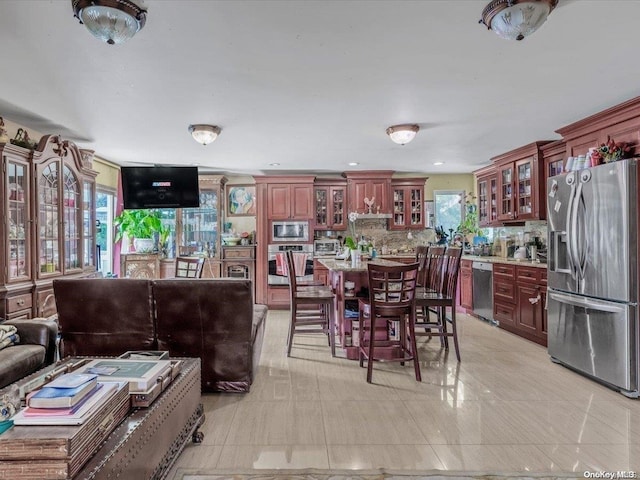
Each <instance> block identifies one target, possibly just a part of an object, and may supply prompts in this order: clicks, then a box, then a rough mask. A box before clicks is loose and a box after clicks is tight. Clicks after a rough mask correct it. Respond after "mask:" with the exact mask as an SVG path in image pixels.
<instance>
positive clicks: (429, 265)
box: [416, 245, 446, 345]
mask: <svg viewBox="0 0 640 480" xmlns="http://www.w3.org/2000/svg"><path fill="white" fill-rule="evenodd" d="M445 250H446V247H445V246H444V245H429V246H428V247H427V253H426V254H425V255H424V258H423V262H424V265H423V267H422V283H420V276H419V277H418V282H419V283H418V286H417V287H416V295H419V294H421V293H423V292H425V291H427V292H435V291H438V289H439V288H440V287H441V283H442V260H443V255H444V252H445ZM431 313H434V314H436V315H437V312H435V311H433V310H429V308H427V307H425V306H423V307H421V308H418V310H417V315H418V316H417V319H418V321H420V320H421V319H424V318H426V319H427V321H428V320H429V315H430V314H431ZM425 331H427V332H428V331H430V329H429V328H425ZM440 340H441V342H442V345H444V341H443V339H442V338H441V339H440Z"/></svg>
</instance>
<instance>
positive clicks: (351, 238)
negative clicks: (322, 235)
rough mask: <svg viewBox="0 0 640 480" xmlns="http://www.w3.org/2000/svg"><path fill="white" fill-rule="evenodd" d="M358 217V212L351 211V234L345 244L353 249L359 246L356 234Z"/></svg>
mask: <svg viewBox="0 0 640 480" xmlns="http://www.w3.org/2000/svg"><path fill="white" fill-rule="evenodd" d="M357 219H358V212H350V213H349V232H351V235H350V236H348V237H345V239H344V244H345V245H346V246H347V247H349V248H350V249H351V250H355V249H357V248H358V241H357V240H356V239H357V238H358V236H357V234H356V220H357Z"/></svg>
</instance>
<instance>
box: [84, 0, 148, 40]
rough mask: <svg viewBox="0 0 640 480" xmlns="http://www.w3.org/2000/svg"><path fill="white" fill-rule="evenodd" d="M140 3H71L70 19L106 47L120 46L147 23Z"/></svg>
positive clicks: (139, 0)
mask: <svg viewBox="0 0 640 480" xmlns="http://www.w3.org/2000/svg"><path fill="white" fill-rule="evenodd" d="M143 4H144V0H71V6H72V8H73V16H74V17H76V18H77V19H78V20H80V23H82V24H84V26H85V27H87V30H89V32H91V34H92V35H93V36H94V37H96V38H99V39H100V40H102V41H103V42H107V43H108V44H109V45H114V44H120V43H124V42H126V41H127V40H129V39H130V38H131V37H133V36H134V35H135V34H136V33H138V32H139V31H140V30H142V27H144V24H145V22H146V20H147V10H146V9H145V8H143Z"/></svg>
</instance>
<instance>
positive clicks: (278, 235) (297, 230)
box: [271, 221, 309, 243]
mask: <svg viewBox="0 0 640 480" xmlns="http://www.w3.org/2000/svg"><path fill="white" fill-rule="evenodd" d="M271 239H272V240H273V242H278V243H280V242H287V243H302V242H305V243H306V242H308V241H309V222H307V221H301V222H279V221H274V222H271Z"/></svg>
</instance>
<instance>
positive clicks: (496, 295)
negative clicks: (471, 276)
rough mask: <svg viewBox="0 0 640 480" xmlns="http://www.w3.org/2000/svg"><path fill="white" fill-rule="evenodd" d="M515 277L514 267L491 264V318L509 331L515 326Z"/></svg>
mask: <svg viewBox="0 0 640 480" xmlns="http://www.w3.org/2000/svg"><path fill="white" fill-rule="evenodd" d="M515 277H516V273H515V265H506V264H501V263H494V264H493V318H494V319H495V320H497V321H498V322H500V327H501V328H504V329H505V330H510V331H511V330H513V329H514V328H515V324H516V319H515V316H516V298H515Z"/></svg>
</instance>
